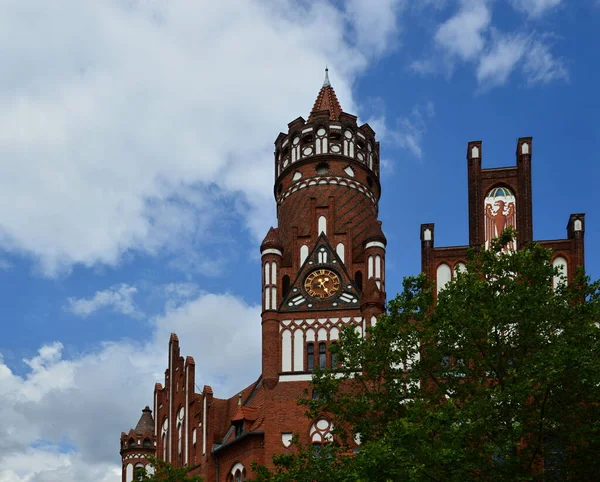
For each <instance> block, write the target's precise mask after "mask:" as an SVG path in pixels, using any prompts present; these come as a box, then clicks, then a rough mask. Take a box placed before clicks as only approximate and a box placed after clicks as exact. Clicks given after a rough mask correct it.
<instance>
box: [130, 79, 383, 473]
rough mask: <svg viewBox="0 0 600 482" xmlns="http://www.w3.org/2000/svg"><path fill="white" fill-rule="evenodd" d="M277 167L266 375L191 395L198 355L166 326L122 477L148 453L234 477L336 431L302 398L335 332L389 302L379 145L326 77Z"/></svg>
mask: <svg viewBox="0 0 600 482" xmlns="http://www.w3.org/2000/svg"><path fill="white" fill-rule="evenodd" d="M274 169H275V189H274V192H275V200H276V202H277V219H278V225H277V227H275V228H271V229H270V230H269V232H268V233H267V235H266V237H265V239H264V241H263V242H262V244H261V247H260V250H261V269H262V295H263V296H262V303H263V311H262V373H261V374H260V376H259V377H258V379H257V380H256V381H255V382H254V383H252V384H251V385H250V386H248V387H245V388H243V389H242V390H241V391H240V392H239V394H236V395H235V396H233V397H232V398H229V399H221V398H217V397H215V396H214V395H213V391H212V389H211V387H209V386H204V387H203V389H202V391H201V392H200V393H197V392H196V391H195V388H194V387H195V386H196V383H197V381H196V379H195V364H194V360H193V358H192V357H187V358H184V357H182V356H181V354H180V351H179V340H178V339H177V336H176V335H175V334H173V335H171V339H170V341H169V367H168V368H167V370H166V372H165V381H164V384H156V386H155V389H154V418H152V416H151V415H150V413H149V410H147V409H144V412H143V414H142V419H141V420H140V423H138V426H137V427H136V428H135V429H133V430H130V431H129V433H122V434H121V456H122V461H123V481H124V482H129V481H131V480H133V479H134V477H135V473H136V470H137V469H139V468H141V467H142V466H143V465H144V464H145V463H147V459H145V457H146V455H147V454H148V453H151V452H155V454H156V456H157V457H159V458H161V459H164V460H167V461H168V462H171V463H173V464H175V465H178V466H181V465H188V466H191V467H193V470H192V472H191V473H192V474H198V475H201V476H203V477H205V479H206V480H215V481H238V480H239V481H241V480H245V479H246V477H248V478H249V476H250V473H249V472H250V470H251V469H250V464H251V462H254V461H256V462H259V463H269V462H270V460H271V456H272V455H273V454H275V453H279V452H281V451H284V450H285V449H286V447H288V446H289V445H290V442H291V439H292V436H293V434H294V433H295V432H299V433H300V436H301V439H302V441H303V442H304V443H309V442H310V443H321V442H324V441H326V440H327V439H328V438H329V437H330V436H331V435H330V430H331V428H332V427H331V424H330V422H329V420H327V419H326V418H319V419H317V420H312V421H310V420H307V419H306V417H305V415H304V412H305V409H304V408H302V407H298V405H297V400H298V397H300V396H301V395H302V394H303V392H304V390H305V389H307V388H310V380H311V370H312V368H313V367H314V366H317V365H319V366H322V367H326V366H331V365H332V364H335V360H334V359H332V355H331V352H330V346H331V344H332V343H335V341H336V340H337V338H338V335H339V333H340V331H341V330H342V329H343V328H344V327H345V326H354V327H355V329H356V330H358V331H360V332H361V333H362V332H364V330H365V329H366V327H367V326H368V325H369V324H371V323H372V322H373V321H374V320H375V318H376V316H377V315H378V314H380V313H382V312H383V310H384V304H385V247H386V239H385V236H384V235H383V232H382V229H381V222H380V221H378V219H377V213H378V201H379V197H380V193H381V188H380V183H379V143H378V142H377V141H376V139H375V132H373V130H372V129H371V127H369V125H368V124H364V125H361V126H359V125H358V124H357V118H356V117H355V116H353V115H351V114H347V113H345V112H343V111H342V107H341V106H340V103H339V101H338V99H337V97H336V94H335V91H334V90H333V88H332V86H331V85H330V83H329V79H328V77H327V75H326V77H325V82H324V84H323V87H322V88H321V90H320V91H319V94H318V96H317V99H316V101H315V103H314V106H313V108H312V111H311V112H310V115H309V116H308V120H304V119H303V118H302V117H299V118H297V119H296V120H294V121H292V122H291V123H290V124H289V125H288V132H287V133H281V134H279V136H278V137H277V139H276V141H275V165H274ZM257 329H258V326H257ZM149 426H152V430H148V427H149ZM149 444H151V445H152V448H151V449H149V448H148V447H147V446H148V445H149Z"/></svg>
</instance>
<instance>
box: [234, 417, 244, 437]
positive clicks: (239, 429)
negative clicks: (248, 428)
mask: <svg viewBox="0 0 600 482" xmlns="http://www.w3.org/2000/svg"><path fill="white" fill-rule="evenodd" d="M234 427H235V438H238V437H239V436H240V435H242V434H243V433H244V422H243V421H240V422H236V423H235V425H234Z"/></svg>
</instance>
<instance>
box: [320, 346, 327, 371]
mask: <svg viewBox="0 0 600 482" xmlns="http://www.w3.org/2000/svg"><path fill="white" fill-rule="evenodd" d="M326 367H327V345H326V344H325V343H319V368H321V369H324V368H326Z"/></svg>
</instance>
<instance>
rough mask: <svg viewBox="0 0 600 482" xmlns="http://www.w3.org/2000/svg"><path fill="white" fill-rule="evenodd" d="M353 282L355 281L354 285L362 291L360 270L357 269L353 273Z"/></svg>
mask: <svg viewBox="0 0 600 482" xmlns="http://www.w3.org/2000/svg"><path fill="white" fill-rule="evenodd" d="M354 282H355V283H356V286H357V287H358V289H359V290H361V291H362V289H363V274H362V271H357V272H356V273H354Z"/></svg>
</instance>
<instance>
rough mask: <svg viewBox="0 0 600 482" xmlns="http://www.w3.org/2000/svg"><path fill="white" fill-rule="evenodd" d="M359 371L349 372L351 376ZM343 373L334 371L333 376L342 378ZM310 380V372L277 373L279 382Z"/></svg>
mask: <svg viewBox="0 0 600 482" xmlns="http://www.w3.org/2000/svg"><path fill="white" fill-rule="evenodd" d="M358 374H359V372H353V373H350V376H351V377H354V376H356V375H358ZM345 375H346V374H345V373H340V372H338V373H334V374H333V377H334V378H343V377H344V376H345ZM311 380H312V373H293V374H289V375H279V381H280V382H310V381H311Z"/></svg>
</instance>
